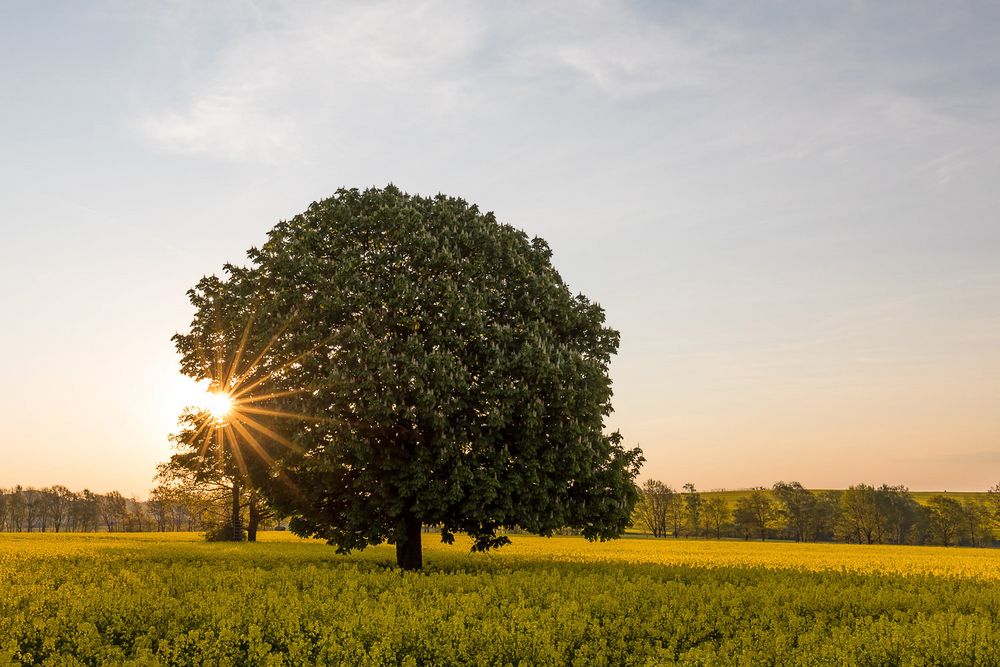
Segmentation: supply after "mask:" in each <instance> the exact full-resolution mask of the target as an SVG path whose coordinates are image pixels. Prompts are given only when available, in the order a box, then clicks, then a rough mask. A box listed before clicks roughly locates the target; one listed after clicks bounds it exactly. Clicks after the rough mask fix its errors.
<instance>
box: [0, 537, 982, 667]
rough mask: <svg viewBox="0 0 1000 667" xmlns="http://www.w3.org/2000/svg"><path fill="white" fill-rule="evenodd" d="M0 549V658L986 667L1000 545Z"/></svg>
mask: <svg viewBox="0 0 1000 667" xmlns="http://www.w3.org/2000/svg"><path fill="white" fill-rule="evenodd" d="M512 539H513V540H514V544H513V545H511V546H509V547H505V548H503V549H501V550H499V551H496V552H492V553H488V554H469V553H468V544H467V543H463V542H462V541H461V540H459V541H458V543H457V544H456V545H454V546H444V545H440V544H438V543H437V540H436V536H435V535H431V534H428V535H425V554H424V561H425V570H424V571H423V572H422V573H417V574H414V573H401V572H399V571H397V570H395V569H394V568H393V567H392V564H393V562H394V558H393V551H392V550H391V548H390V547H381V548H377V549H370V550H367V551H365V552H361V553H357V554H352V555H350V556H338V555H337V554H335V553H334V550H333V549H332V548H330V547H327V546H325V545H323V544H321V543H318V542H310V541H302V540H298V539H297V538H294V537H292V536H290V535H287V534H284V533H269V534H265V535H264V536H263V542H261V543H257V544H224V543H211V544H210V543H205V542H203V541H201V539H200V538H199V536H198V535H196V534H137V535H123V534H112V535H108V534H51V533H49V534H11V535H0V664H10V663H13V664H17V663H21V664H26V665H28V664H51V665H99V664H134V665H203V664H212V665H303V664H305V665H308V664H321V665H331V664H332V665H425V664H487V665H564V664H577V665H669V664H685V665H717V664H726V665H728V664H742V665H761V664H801V665H829V664H836V665H964V664H969V665H972V664H976V665H996V664H1000V651H998V649H997V646H1000V618H998V616H1000V551H997V550H992V549H958V548H951V549H945V548H937V547H890V546H883V547H869V546H858V545H823V544H789V543H763V544H761V543H755V542H735V541H722V542H714V541H705V540H683V539H681V540H673V539H661V540H653V539H642V538H626V539H622V540H618V541H614V542H608V543H603V544H590V543H587V542H586V541H584V540H582V539H580V538H576V537H555V538H548V539H546V538H538V537H529V536H513V537H512Z"/></svg>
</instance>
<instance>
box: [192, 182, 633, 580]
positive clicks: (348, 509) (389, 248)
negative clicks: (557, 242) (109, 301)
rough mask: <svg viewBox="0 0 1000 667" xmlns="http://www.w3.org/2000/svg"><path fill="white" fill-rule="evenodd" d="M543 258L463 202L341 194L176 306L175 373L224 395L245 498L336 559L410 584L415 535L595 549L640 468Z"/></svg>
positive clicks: (611, 531)
mask: <svg viewBox="0 0 1000 667" xmlns="http://www.w3.org/2000/svg"><path fill="white" fill-rule="evenodd" d="M551 257H552V252H551V251H550V249H549V247H548V245H547V244H546V243H545V242H544V241H543V240H541V239H538V238H534V239H529V238H528V236H527V235H525V234H524V233H523V232H521V231H519V230H517V229H515V228H513V227H511V226H509V225H505V224H500V223H498V222H497V220H496V219H495V218H494V216H493V214H491V213H482V212H481V211H479V210H478V208H477V207H475V206H472V205H469V204H467V203H466V202H465V201H463V200H461V199H455V198H452V197H446V196H443V195H438V196H435V197H419V196H410V195H408V194H405V193H403V192H401V191H400V190H398V189H397V188H395V187H393V186H389V187H386V188H384V189H369V190H366V191H363V192H361V191H358V190H339V191H338V192H337V193H336V195H335V196H333V197H331V198H330V199H327V200H324V201H321V202H318V203H314V204H313V205H311V206H310V207H309V209H308V210H307V211H305V212H304V213H302V214H301V215H297V216H295V217H294V218H292V219H291V220H288V221H284V222H281V223H279V224H278V225H277V226H276V227H275V228H274V229H273V230H272V231H271V232H270V233H269V238H268V241H267V242H266V243H265V244H264V245H263V247H261V248H259V249H251V251H250V252H249V258H250V260H251V265H250V266H249V267H245V268H237V267H233V266H227V267H225V275H224V276H223V277H221V278H220V277H210V278H206V279H204V280H203V281H201V282H200V283H199V285H198V286H197V287H196V288H195V289H194V290H192V291H191V293H190V295H191V300H192V303H193V304H194V305H195V307H196V314H195V318H194V321H193V322H192V327H191V331H190V333H189V334H184V335H178V336H177V337H176V338H175V340H176V342H177V347H178V350H179V351H180V352H181V354H182V357H183V361H182V368H183V370H184V371H185V372H187V373H188V374H190V375H192V376H193V377H196V378H205V377H208V378H211V379H212V380H213V382H215V384H216V386H217V389H218V391H221V392H226V393H230V394H231V395H233V396H234V398H235V402H236V406H235V409H234V411H233V415H232V417H231V418H230V421H231V422H232V423H231V425H230V424H227V425H226V436H227V437H226V438H224V439H223V440H222V441H223V442H229V443H230V446H231V447H234V448H235V449H241V448H242V449H243V450H244V456H243V457H242V458H243V459H245V465H246V471H247V475H248V479H250V480H251V481H252V483H253V484H254V486H256V487H258V488H261V489H262V490H263V491H265V492H266V493H267V494H268V495H269V496H270V498H271V499H272V500H273V501H274V502H275V503H276V504H277V505H278V507H279V508H281V509H282V510H284V511H286V512H288V513H289V514H293V515H294V516H295V517H296V518H295V519H294V520H293V522H292V524H291V527H292V529H293V530H295V531H296V532H298V533H300V534H303V535H311V536H318V537H321V538H324V539H326V540H327V541H328V542H330V543H331V544H334V545H336V546H337V547H338V549H339V550H341V551H345V552H346V551H350V550H352V549H360V548H364V547H365V546H368V545H372V544H379V543H382V542H385V541H388V542H390V543H394V544H395V545H396V557H397V562H398V564H399V565H400V566H401V567H403V568H407V569H417V568H420V567H421V565H422V558H421V544H420V539H421V537H420V536H421V526H422V525H424V524H433V525H437V526H440V529H441V536H442V539H443V540H444V541H446V542H450V541H452V540H453V539H454V534H455V533H456V532H464V533H467V534H468V535H470V536H471V537H472V539H473V549H475V550H483V549H488V548H491V547H496V546H500V545H502V544H505V543H506V542H507V541H508V539H507V537H506V536H505V535H504V530H505V529H507V528H515V527H516V528H522V529H526V530H529V531H531V532H535V533H540V534H543V535H548V534H551V533H552V532H553V531H554V530H557V529H559V528H562V527H574V528H578V529H580V530H581V531H582V533H583V535H585V536H586V537H587V538H589V539H610V538H613V537H616V536H618V535H619V534H621V532H622V531H623V530H624V528H625V527H626V525H627V524H628V522H629V519H630V516H631V512H632V509H633V506H634V505H635V502H636V499H637V496H638V492H637V488H636V486H635V483H634V478H635V476H636V474H637V473H638V468H639V466H640V465H641V463H642V460H643V459H642V455H641V452H640V451H639V450H638V449H629V448H626V447H624V446H623V444H622V437H621V435H620V434H618V433H617V432H615V433H610V434H609V433H606V431H605V418H606V417H607V416H608V415H609V414H610V413H611V409H612V408H611V396H612V391H611V381H610V379H609V377H608V364H609V362H610V360H611V357H612V355H613V354H614V353H615V352H616V351H617V348H618V339H619V336H618V332H616V331H614V330H613V329H611V328H609V327H607V326H605V323H604V322H605V317H604V311H603V309H602V308H601V307H600V306H599V305H597V304H595V303H592V302H591V301H590V300H588V299H587V298H586V297H584V296H582V295H577V296H574V295H573V294H572V293H571V292H570V290H569V288H568V287H567V286H566V284H565V283H564V282H563V280H562V279H561V278H560V276H559V274H558V273H557V272H556V270H555V269H554V268H553V266H552V263H551ZM241 332H242V333H241ZM218 346H221V347H222V348H223V350H224V351H223V352H221V353H220V352H216V353H215V354H214V356H213V354H212V353H211V352H209V353H206V349H209V350H211V349H213V348H217V347H218ZM251 401H256V402H255V403H253V407H252V408H251V411H250V412H246V411H242V410H241V408H242V407H243V406H244V405H247V404H249V403H250V402H251ZM262 406H263V407H262ZM292 415H296V416H297V417H296V418H291V416H292ZM254 454H256V456H254Z"/></svg>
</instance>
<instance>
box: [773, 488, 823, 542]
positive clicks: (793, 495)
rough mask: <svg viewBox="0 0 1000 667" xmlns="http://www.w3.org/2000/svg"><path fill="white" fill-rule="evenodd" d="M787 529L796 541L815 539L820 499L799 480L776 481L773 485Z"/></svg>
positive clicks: (779, 510)
mask: <svg viewBox="0 0 1000 667" xmlns="http://www.w3.org/2000/svg"><path fill="white" fill-rule="evenodd" d="M772 491H773V492H774V497H775V499H776V500H777V501H778V512H779V513H780V515H781V517H782V518H783V520H784V523H785V531H786V532H787V534H788V536H789V537H791V538H792V539H794V540H795V541H796V542H806V541H810V540H813V539H815V536H816V526H817V513H818V505H819V502H818V499H817V498H816V496H815V494H813V492H812V491H809V490H808V489H806V488H804V487H803V486H802V485H801V484H800V483H798V482H775V484H774V486H773V487H772Z"/></svg>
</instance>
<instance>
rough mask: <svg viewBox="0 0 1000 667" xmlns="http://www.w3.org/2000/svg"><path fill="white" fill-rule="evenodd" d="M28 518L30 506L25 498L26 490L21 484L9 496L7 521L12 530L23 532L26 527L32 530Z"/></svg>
mask: <svg viewBox="0 0 1000 667" xmlns="http://www.w3.org/2000/svg"><path fill="white" fill-rule="evenodd" d="M28 518H29V517H28V504H27V502H26V501H25V498H24V489H23V488H22V487H21V485H20V484H19V485H17V486H15V487H14V488H13V489H11V491H10V493H9V494H8V495H7V519H8V521H9V522H10V525H11V529H12V530H14V531H17V532H21V531H22V530H24V529H25V527H26V526H27V527H28V530H29V531H30V530H31V528H30V525H31V524H30V522H29V520H28Z"/></svg>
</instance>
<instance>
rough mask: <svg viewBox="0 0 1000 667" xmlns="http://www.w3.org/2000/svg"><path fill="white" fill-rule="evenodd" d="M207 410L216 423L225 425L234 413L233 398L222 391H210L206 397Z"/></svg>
mask: <svg viewBox="0 0 1000 667" xmlns="http://www.w3.org/2000/svg"><path fill="white" fill-rule="evenodd" d="M205 409H206V410H207V411H208V414H210V415H212V419H214V420H215V421H216V422H218V423H220V424H222V423H225V422H226V420H227V419H228V417H229V415H230V414H232V412H233V397H232V396H230V395H229V394H226V393H224V392H221V391H210V392H208V393H207V394H206V395H205Z"/></svg>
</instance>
